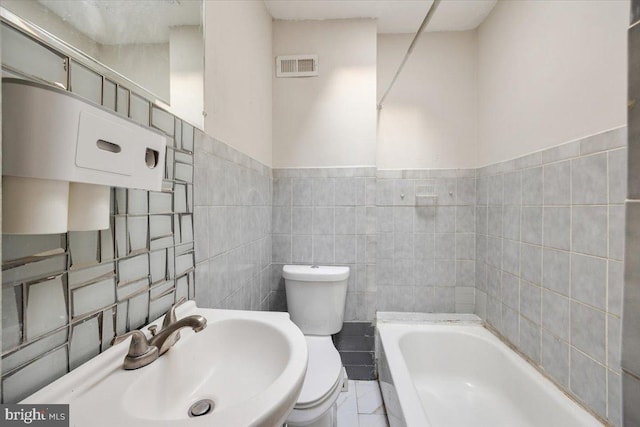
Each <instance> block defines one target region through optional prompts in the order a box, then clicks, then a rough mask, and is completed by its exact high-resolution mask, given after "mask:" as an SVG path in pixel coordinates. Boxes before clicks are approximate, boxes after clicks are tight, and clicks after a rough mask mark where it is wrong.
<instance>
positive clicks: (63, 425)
mask: <svg viewBox="0 0 640 427" xmlns="http://www.w3.org/2000/svg"><path fill="white" fill-rule="evenodd" d="M0 410H1V411H0V421H2V423H0V425H2V426H38V427H69V405H0Z"/></svg>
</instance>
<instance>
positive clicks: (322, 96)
mask: <svg viewBox="0 0 640 427" xmlns="http://www.w3.org/2000/svg"><path fill="white" fill-rule="evenodd" d="M287 54H317V55H318V63H319V68H318V69H319V76H318V77H307V78H275V72H273V75H274V77H273V165H274V167H336V166H373V165H375V157H376V99H375V94H376V23H375V21H373V20H368V19H356V20H354V19H349V20H327V21H275V22H274V25H273V56H274V57H275V56H276V55H287ZM272 64H275V60H272Z"/></svg>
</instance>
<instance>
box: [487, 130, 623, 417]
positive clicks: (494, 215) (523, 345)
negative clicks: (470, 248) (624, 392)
mask: <svg viewBox="0 0 640 427" xmlns="http://www.w3.org/2000/svg"><path fill="white" fill-rule="evenodd" d="M626 138H627V131H626V128H619V129H614V130H611V131H608V132H604V133H601V134H598V135H594V136H591V137H588V138H584V139H582V140H578V141H573V142H570V143H567V144H563V145H560V146H556V147H554V148H551V149H548V150H545V151H542V152H538V153H534V154H531V155H528V156H525V157H521V158H518V159H515V160H512V161H509V162H504V163H499V164H495V165H491V166H488V167H485V168H481V169H478V178H477V179H478V181H477V204H476V233H477V247H476V254H477V260H476V261H477V262H476V273H477V274H476V286H477V290H476V292H477V293H476V313H477V314H478V315H480V316H481V317H483V318H485V319H486V320H487V322H488V323H489V324H490V325H491V326H492V327H493V328H495V329H496V330H497V331H498V332H499V333H500V334H501V335H503V336H504V337H505V338H506V339H507V340H509V341H510V342H511V343H512V344H513V345H515V346H516V347H517V348H518V349H519V350H520V351H521V352H522V353H524V354H525V355H526V356H527V357H528V358H529V359H530V361H531V362H532V363H534V364H536V365H538V366H539V367H541V368H542V369H543V370H544V371H545V372H546V373H547V374H548V375H549V376H550V377H551V378H552V379H553V380H554V381H555V382H556V383H557V384H558V385H560V386H561V387H562V388H564V389H565V390H567V391H568V392H569V393H571V394H572V395H573V396H575V397H576V398H578V399H579V400H580V401H582V402H583V403H584V404H585V405H586V406H588V407H589V408H591V409H592V410H593V411H594V412H596V413H597V414H598V415H600V416H601V417H603V418H606V419H608V421H609V422H611V423H612V424H613V425H616V426H619V425H621V377H620V374H621V370H620V329H621V328H620V326H621V321H620V317H621V304H622V283H623V277H622V276H623V260H624V217H625V213H624V200H625V195H626V180H625V176H626V167H627V166H626V165H627V149H626Z"/></svg>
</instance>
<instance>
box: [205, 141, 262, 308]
mask: <svg viewBox="0 0 640 427" xmlns="http://www.w3.org/2000/svg"><path fill="white" fill-rule="evenodd" d="M195 152H196V161H195V183H196V184H195V195H194V198H195V213H194V218H195V245H196V262H197V267H196V280H197V282H198V287H197V289H196V302H197V304H198V306H200V307H215V308H227V309H244V310H268V308H269V294H270V277H271V268H270V265H271V197H272V179H271V169H270V168H269V167H267V166H264V165H262V164H261V163H259V162H257V161H255V160H253V159H251V158H250V157H249V156H246V155H244V154H242V153H240V152H239V151H237V150H235V149H233V148H232V147H230V146H228V145H226V144H224V143H222V142H220V141H217V140H215V139H213V138H211V137H209V136H207V135H205V134H204V133H202V132H200V131H196V146H195Z"/></svg>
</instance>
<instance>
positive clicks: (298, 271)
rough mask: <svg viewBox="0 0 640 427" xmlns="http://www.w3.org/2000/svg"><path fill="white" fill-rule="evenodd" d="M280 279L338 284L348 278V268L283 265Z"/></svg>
mask: <svg viewBox="0 0 640 427" xmlns="http://www.w3.org/2000/svg"><path fill="white" fill-rule="evenodd" d="M282 277H284V278H285V279H289V280H298V281H300V282H338V281H340V280H345V279H347V278H348V277H349V267H337V266H327V265H322V266H317V265H313V266H312V265H285V266H284V267H283V268H282Z"/></svg>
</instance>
